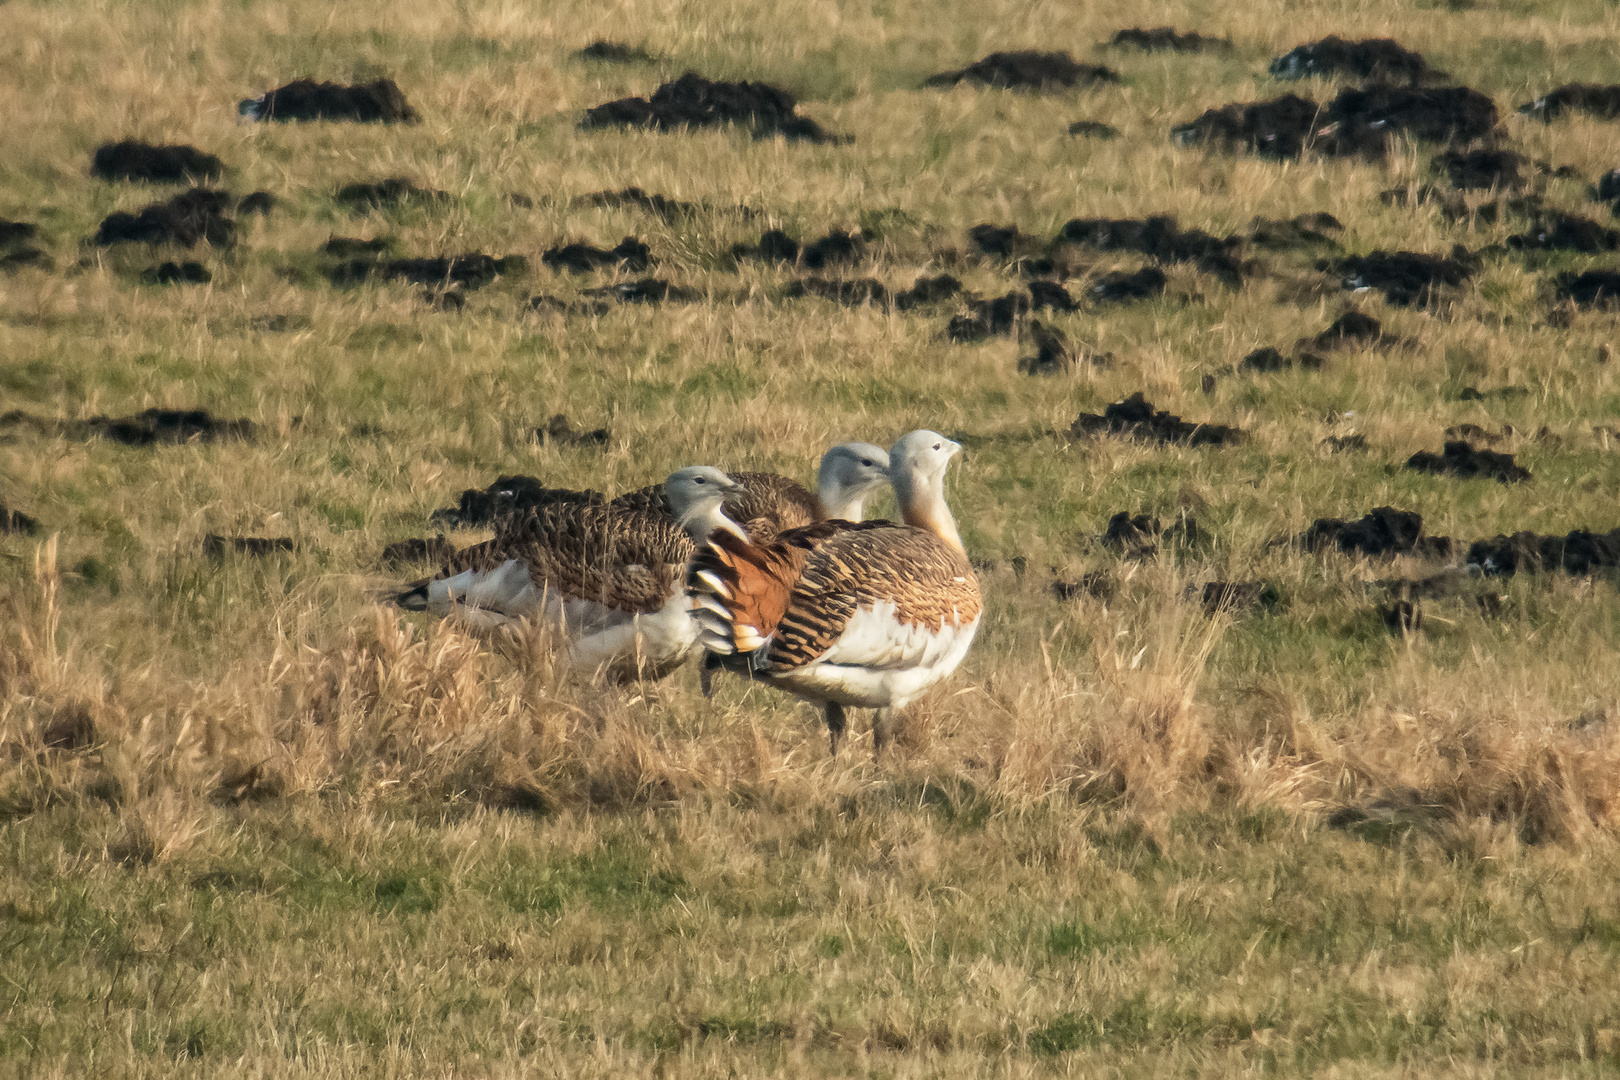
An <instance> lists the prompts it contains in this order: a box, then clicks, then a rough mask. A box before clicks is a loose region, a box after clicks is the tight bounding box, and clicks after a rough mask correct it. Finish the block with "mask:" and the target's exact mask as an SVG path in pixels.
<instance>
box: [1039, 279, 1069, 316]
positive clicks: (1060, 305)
mask: <svg viewBox="0 0 1620 1080" xmlns="http://www.w3.org/2000/svg"><path fill="white" fill-rule="evenodd" d="M1029 302H1030V305H1031V306H1032V307H1033V308H1034V309H1035V310H1036V311H1076V310H1078V309H1079V307H1080V305H1079V304H1076V303H1075V302H1074V297H1072V296H1070V295H1069V290H1068V289H1065V288H1064V287H1063V286H1062V285H1059V284H1058V283H1057V282H1055V281H1032V282H1030V283H1029Z"/></svg>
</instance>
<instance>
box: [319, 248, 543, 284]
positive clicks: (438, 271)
mask: <svg viewBox="0 0 1620 1080" xmlns="http://www.w3.org/2000/svg"><path fill="white" fill-rule="evenodd" d="M528 268H529V261H528V260H527V259H526V258H524V257H523V256H522V255H507V256H505V257H504V258H499V259H497V258H495V257H494V256H492V255H485V254H483V253H482V252H472V253H469V254H466V255H445V256H439V257H438V258H432V259H350V260H348V261H346V262H343V263H339V264H338V265H337V266H334V267H333V268H332V269H331V270H330V271H329V272H328V273H327V278H328V279H329V280H330V281H331V282H332V284H334V285H358V284H359V283H361V282H363V281H369V280H388V281H408V282H410V283H412V284H413V285H436V286H439V287H440V288H450V287H452V286H459V287H461V288H463V289H479V288H483V287H484V286H485V285H488V284H489V283H490V282H492V281H494V280H495V279H496V278H498V277H501V276H503V275H517V274H521V273H523V272H524V271H526V270H527V269H528Z"/></svg>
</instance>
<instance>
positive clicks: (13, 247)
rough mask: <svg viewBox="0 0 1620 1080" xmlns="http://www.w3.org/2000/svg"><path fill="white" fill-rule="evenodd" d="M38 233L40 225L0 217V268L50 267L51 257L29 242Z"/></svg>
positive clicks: (7, 269)
mask: <svg viewBox="0 0 1620 1080" xmlns="http://www.w3.org/2000/svg"><path fill="white" fill-rule="evenodd" d="M38 233H39V229H38V227H37V226H35V225H34V224H33V223H32V222H29V221H7V220H6V219H4V218H0V270H5V271H12V270H20V269H22V268H23V267H25V266H37V267H40V268H42V269H49V268H50V265H51V257H50V256H49V255H47V254H46V253H45V251H44V250H43V249H41V248H37V247H35V246H34V245H32V244H30V243H29V241H30V240H32V239H33V238H34V237H35V236H36V235H38Z"/></svg>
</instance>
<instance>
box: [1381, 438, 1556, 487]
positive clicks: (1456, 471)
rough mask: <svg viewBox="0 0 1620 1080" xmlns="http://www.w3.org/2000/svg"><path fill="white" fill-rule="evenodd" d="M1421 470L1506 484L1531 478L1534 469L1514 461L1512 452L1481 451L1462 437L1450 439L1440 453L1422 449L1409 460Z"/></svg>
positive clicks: (1418, 470) (1409, 465) (1410, 463)
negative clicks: (1531, 470) (1531, 469)
mask: <svg viewBox="0 0 1620 1080" xmlns="http://www.w3.org/2000/svg"><path fill="white" fill-rule="evenodd" d="M1406 467H1407V468H1408V469H1413V470H1415V471H1417V472H1426V473H1435V474H1437V475H1442V476H1455V477H1458V478H1460V479H1464V480H1472V479H1476V478H1485V479H1490V480H1498V481H1500V482H1502V483H1504V484H1516V483H1519V482H1520V481H1523V480H1528V479H1530V470H1529V469H1526V468H1525V467H1524V466H1522V465H1519V464H1518V463H1517V462H1515V461H1514V460H1513V455H1512V454H1502V453H1498V452H1497V451H1495V450H1477V449H1475V448H1474V447H1472V446H1470V445H1469V444H1468V443H1466V442H1463V441H1462V440H1460V439H1452V440H1448V441H1447V442H1446V443H1445V445H1444V447H1443V449H1442V450H1441V452H1440V453H1438V454H1436V453H1433V452H1432V451H1429V450H1419V451H1418V452H1417V453H1415V454H1413V455H1412V456H1411V457H1410V458H1408V459H1407V461H1406Z"/></svg>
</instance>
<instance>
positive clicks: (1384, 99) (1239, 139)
mask: <svg viewBox="0 0 1620 1080" xmlns="http://www.w3.org/2000/svg"><path fill="white" fill-rule="evenodd" d="M1496 123H1497V115H1496V105H1495V103H1494V102H1492V101H1491V99H1490V98H1488V97H1486V96H1485V95H1484V94H1481V93H1479V92H1478V91H1477V90H1470V89H1468V88H1467V87H1444V88H1439V89H1423V88H1407V87H1395V86H1371V87H1368V88H1366V89H1354V88H1347V89H1345V90H1342V91H1340V92H1339V95H1338V97H1336V98H1334V99H1333V101H1331V102H1329V103H1328V104H1327V105H1326V106H1325V107H1324V106H1318V105H1317V103H1316V102H1314V101H1312V100H1310V99H1309V98H1302V97H1299V96H1297V95H1295V94H1287V95H1284V96H1283V97H1280V98H1274V99H1273V100H1271V101H1257V102H1250V103H1247V104H1232V105H1225V106H1222V107H1221V108H1218V109H1210V110H1208V111H1207V112H1205V113H1204V114H1203V115H1202V116H1200V117H1198V119H1196V120H1194V121H1192V122H1191V123H1187V124H1182V125H1179V126H1178V127H1175V128H1172V129H1171V131H1170V137H1171V139H1172V141H1174V142H1176V143H1179V144H1181V145H1195V144H1201V143H1214V144H1218V145H1225V146H1229V147H1236V148H1241V149H1247V150H1250V151H1252V152H1254V153H1256V154H1261V155H1263V156H1266V157H1277V158H1286V157H1298V156H1300V155H1301V154H1304V153H1306V152H1307V151H1309V152H1311V153H1316V154H1321V155H1323V156H1325V157H1356V156H1360V157H1371V158H1377V157H1382V156H1383V155H1384V154H1385V153H1386V152H1387V150H1388V147H1389V139H1390V137H1391V136H1392V135H1394V134H1396V133H1404V134H1407V135H1410V136H1411V137H1412V138H1415V139H1421V140H1428V141H1431V142H1446V141H1450V140H1469V139H1477V138H1482V137H1484V136H1486V135H1488V134H1490V133H1491V132H1492V131H1494V130H1495V128H1496Z"/></svg>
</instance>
